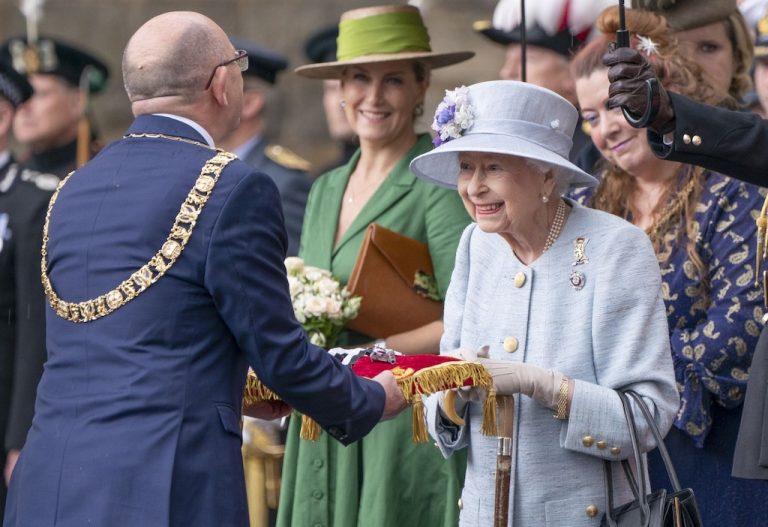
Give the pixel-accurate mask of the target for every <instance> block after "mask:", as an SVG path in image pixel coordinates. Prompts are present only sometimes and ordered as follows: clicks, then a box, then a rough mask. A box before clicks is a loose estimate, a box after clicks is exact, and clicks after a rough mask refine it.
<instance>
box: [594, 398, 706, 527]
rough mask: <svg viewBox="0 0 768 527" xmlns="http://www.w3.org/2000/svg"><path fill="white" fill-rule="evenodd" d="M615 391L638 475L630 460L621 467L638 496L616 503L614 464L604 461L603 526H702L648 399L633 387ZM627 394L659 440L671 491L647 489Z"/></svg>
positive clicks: (691, 491)
mask: <svg viewBox="0 0 768 527" xmlns="http://www.w3.org/2000/svg"><path fill="white" fill-rule="evenodd" d="M616 393H618V395H619V398H620V399H621V404H622V406H623V407H624V416H625V418H626V419H627V426H628V427H629V437H630V441H631V443H632V453H633V455H634V458H635V466H636V467H637V473H638V477H635V476H634V474H633V472H632V467H631V466H630V464H629V462H628V461H627V460H622V461H621V466H622V468H623V469H624V474H625V475H626V478H627V481H628V482H629V486H630V488H631V490H632V494H633V495H634V497H635V499H634V500H632V501H631V502H629V503H626V504H624V505H620V506H618V507H616V506H614V503H613V473H612V465H613V463H612V462H611V461H607V460H606V461H604V464H603V471H604V475H605V495H606V509H605V510H606V512H605V514H604V515H603V520H602V522H601V524H600V525H601V526H602V527H702V521H701V515H700V514H699V508H698V505H697V504H696V497H695V496H694V495H693V490H691V489H690V488H685V489H683V488H681V487H680V481H679V480H678V479H677V473H676V472H675V467H674V466H673V465H672V460H671V458H670V457H669V452H667V448H666V446H664V438H663V437H661V433H660V432H659V429H658V427H657V426H656V422H655V421H654V420H653V417H652V416H651V412H650V410H649V409H648V407H647V406H646V405H645V402H644V401H643V399H642V398H641V397H640V396H639V395H638V394H637V393H636V392H634V391H631V390H627V391H626V393H624V392H620V391H617V392H616ZM628 397H632V399H634V401H635V403H636V404H637V407H638V408H640V411H641V412H642V413H643V416H644V417H645V420H646V422H647V423H648V427H649V428H650V429H651V433H652V434H653V437H654V438H655V439H656V444H657V445H658V449H659V454H661V459H662V460H663V461H664V466H665V467H666V469H667V476H668V477H669V481H670V483H671V484H672V489H673V490H672V492H671V493H668V492H667V491H666V489H659V490H657V491H654V492H651V493H650V494H649V493H648V492H647V490H646V480H647V477H646V474H647V468H646V465H645V459H644V458H643V456H642V455H641V453H640V445H639V443H638V441H637V426H636V425H635V417H634V415H633V414H632V407H631V405H630V404H629V399H628Z"/></svg>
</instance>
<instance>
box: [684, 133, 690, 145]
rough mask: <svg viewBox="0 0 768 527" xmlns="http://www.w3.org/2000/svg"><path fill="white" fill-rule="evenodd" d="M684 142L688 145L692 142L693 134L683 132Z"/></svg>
mask: <svg viewBox="0 0 768 527" xmlns="http://www.w3.org/2000/svg"><path fill="white" fill-rule="evenodd" d="M683 143H685V144H687V145H689V144H691V136H690V135H688V134H683Z"/></svg>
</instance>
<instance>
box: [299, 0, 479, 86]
mask: <svg viewBox="0 0 768 527" xmlns="http://www.w3.org/2000/svg"><path fill="white" fill-rule="evenodd" d="M474 55H475V54H474V52H472V51H455V52H452V53H436V52H434V51H432V48H431V47H430V46H429V33H427V28H426V27H425V26H424V21H423V20H422V19H421V13H420V12H419V10H418V8H416V7H414V6H410V5H386V6H375V7H362V8H359V9H353V10H351V11H347V12H345V13H343V14H342V15H341V20H340V21H339V37H338V40H337V47H336V60H335V61H332V62H321V63H319V64H307V65H305V66H300V67H298V68H296V70H295V71H296V73H298V74H299V75H303V76H304V77H310V78H313V79H337V78H339V77H341V73H342V72H343V71H344V69H345V68H346V67H347V66H350V65H352V64H373V63H376V62H392V61H396V60H418V61H421V62H424V63H425V64H427V65H428V66H429V67H430V68H432V69H434V68H442V67H443V66H450V65H451V64H456V63H458V62H463V61H465V60H467V59H470V58H472V57H473V56H474Z"/></svg>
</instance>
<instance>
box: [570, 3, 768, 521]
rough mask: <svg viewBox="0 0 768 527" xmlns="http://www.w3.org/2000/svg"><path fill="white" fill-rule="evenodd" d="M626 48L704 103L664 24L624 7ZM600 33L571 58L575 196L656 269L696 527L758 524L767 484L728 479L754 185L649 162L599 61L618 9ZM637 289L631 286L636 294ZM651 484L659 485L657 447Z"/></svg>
mask: <svg viewBox="0 0 768 527" xmlns="http://www.w3.org/2000/svg"><path fill="white" fill-rule="evenodd" d="M627 25H628V29H629V31H630V33H631V34H632V35H633V38H632V45H633V47H635V48H636V49H638V50H640V51H641V52H642V53H643V54H644V55H645V56H646V58H647V59H648V61H649V62H650V63H651V65H652V66H653V67H654V69H655V70H656V73H657V75H658V77H659V79H660V80H661V82H662V83H663V84H664V86H665V88H667V89H668V90H671V91H675V92H679V93H682V94H684V95H686V96H689V97H692V98H695V99H697V100H699V101H703V102H708V103H712V102H717V101H714V100H713V98H714V97H713V96H712V90H711V88H710V87H709V86H708V85H707V84H705V83H704V82H703V81H702V80H701V73H700V70H699V68H698V67H697V66H695V65H693V64H691V63H689V62H687V61H686V60H685V59H684V58H683V57H682V56H680V55H679V54H678V53H677V47H676V46H677V44H676V41H675V40H674V38H673V37H672V36H671V35H670V33H669V32H668V29H667V25H666V22H665V21H664V19H663V18H661V17H659V16H657V15H655V14H652V13H650V12H647V11H641V10H638V9H632V10H631V11H628V12H627ZM597 27H598V28H599V29H600V30H601V31H602V32H603V35H602V37H601V38H598V39H596V40H594V41H592V42H591V43H590V44H589V45H588V46H586V47H585V48H584V49H582V50H581V51H580V52H579V53H578V54H577V55H576V57H575V58H574V60H573V64H572V70H573V73H574V76H575V78H576V91H577V95H578V99H579V104H580V106H581V113H582V118H583V120H584V122H585V123H586V125H587V127H588V128H589V129H590V130H589V132H590V134H591V136H592V140H593V142H594V143H595V146H596V147H597V148H598V150H600V152H601V154H602V155H603V157H604V160H603V165H602V166H603V168H602V169H601V170H600V173H599V175H600V177H601V183H600V185H599V186H598V187H597V188H596V189H594V190H592V191H586V192H582V193H580V194H579V195H577V196H575V197H576V198H577V199H579V200H581V201H582V202H584V203H586V204H589V205H591V206H593V207H595V208H598V209H601V210H605V211H608V212H612V213H614V214H616V215H618V216H621V217H623V218H626V219H628V220H629V221H631V222H632V223H634V224H635V225H637V226H638V227H641V228H643V229H644V230H645V231H646V232H647V233H648V236H649V237H650V238H651V241H652V242H653V245H654V248H655V250H656V255H657V259H658V261H659V265H660V267H661V274H662V280H663V283H662V289H663V296H664V301H665V304H666V307H667V319H668V322H669V330H670V338H671V349H672V355H673V361H674V365H675V374H676V377H677V384H678V389H679V390H680V398H681V405H680V409H679V411H678V414H677V418H676V419H675V423H674V426H673V428H672V430H671V431H670V433H669V435H668V436H667V438H666V441H665V442H666V444H667V447H668V448H669V450H670V453H671V455H672V459H673V461H674V462H675V466H676V468H677V471H678V475H679V476H680V479H681V482H682V483H683V484H684V485H687V486H691V487H692V488H693V490H694V492H695V494H696V495H697V498H698V503H699V506H700V509H701V513H702V518H703V520H704V523H705V525H710V524H711V525H759V524H762V522H764V516H765V504H766V503H768V482H766V481H748V480H740V479H734V478H732V477H731V476H730V470H731V465H732V460H733V452H734V445H735V440H736V435H737V433H738V427H739V420H740V416H741V405H742V403H743V400H744V392H745V389H746V382H747V377H748V372H749V367H750V363H751V360H752V353H753V350H754V347H755V344H756V342H757V338H758V336H759V333H760V326H759V320H760V317H761V316H762V302H763V299H762V294H761V291H760V290H759V289H758V288H756V287H755V286H754V283H755V273H756V271H757V270H756V269H755V263H754V262H755V246H754V239H755V231H756V229H755V221H754V220H755V217H756V215H757V213H758V212H759V210H760V206H761V204H762V202H763V197H764V195H765V193H764V191H763V190H762V189H760V188H759V187H755V186H752V185H749V184H747V183H742V182H739V181H736V180H733V179H730V178H728V177H726V176H723V175H721V174H718V173H715V172H711V171H707V170H704V169H702V168H698V167H693V166H690V165H683V164H679V163H673V162H669V161H664V160H661V159H658V158H657V157H656V156H654V154H653V153H652V152H651V150H650V147H649V145H648V142H647V138H646V133H645V130H644V129H636V128H632V127H631V126H630V125H629V124H628V123H627V121H626V120H625V119H624V116H623V115H622V112H621V109H617V110H609V109H607V108H606V105H605V102H606V100H607V99H608V86H609V82H608V78H607V70H606V68H605V66H604V65H603V63H602V57H603V55H604V54H605V53H606V52H607V51H608V46H609V43H610V42H611V41H612V40H614V35H615V32H616V30H617V29H618V14H617V10H615V9H609V10H606V11H605V12H603V14H602V15H601V17H600V18H599V19H598V26H597ZM642 285H643V284H638V287H642ZM649 459H650V468H651V480H652V484H653V487H659V486H667V479H666V472H665V470H664V468H663V464H662V463H661V460H660V457H659V456H658V454H657V453H656V452H654V453H652V454H651V455H650V456H649Z"/></svg>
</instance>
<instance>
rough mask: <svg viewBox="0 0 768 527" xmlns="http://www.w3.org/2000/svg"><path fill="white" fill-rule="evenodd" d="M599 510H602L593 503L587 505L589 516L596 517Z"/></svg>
mask: <svg viewBox="0 0 768 527" xmlns="http://www.w3.org/2000/svg"><path fill="white" fill-rule="evenodd" d="M598 512H600V511H599V510H598V509H597V506H596V505H592V504H590V505H587V510H586V513H587V517H588V518H594V517H595V516H597V513H598Z"/></svg>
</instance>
